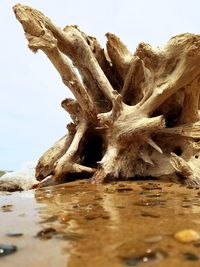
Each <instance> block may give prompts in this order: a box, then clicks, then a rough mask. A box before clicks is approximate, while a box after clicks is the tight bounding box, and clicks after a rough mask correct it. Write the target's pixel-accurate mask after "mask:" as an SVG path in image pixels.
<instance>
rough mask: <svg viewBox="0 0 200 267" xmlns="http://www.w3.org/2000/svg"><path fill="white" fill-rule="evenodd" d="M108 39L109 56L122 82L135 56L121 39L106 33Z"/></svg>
mask: <svg viewBox="0 0 200 267" xmlns="http://www.w3.org/2000/svg"><path fill="white" fill-rule="evenodd" d="M106 37H107V44H106V47H107V51H108V56H109V58H110V60H111V62H112V64H113V66H114V67H115V69H116V70H117V72H118V74H119V75H120V76H121V78H122V80H125V77H126V74H127V72H128V69H129V66H130V64H131V61H132V59H133V55H132V54H131V53H130V52H129V51H128V49H127V47H126V46H125V45H124V44H123V43H122V41H121V40H120V39H119V37H117V36H116V35H114V34H112V33H106Z"/></svg>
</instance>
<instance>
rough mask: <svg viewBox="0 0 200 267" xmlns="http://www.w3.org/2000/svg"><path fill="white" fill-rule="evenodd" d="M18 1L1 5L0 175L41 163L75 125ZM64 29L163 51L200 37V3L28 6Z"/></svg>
mask: <svg viewBox="0 0 200 267" xmlns="http://www.w3.org/2000/svg"><path fill="white" fill-rule="evenodd" d="M16 3H17V2H16V1H13V0H1V1H0V25H1V34H0V38H1V39H0V51H1V52H0V54H1V55H0V70H1V75H0V77H1V79H0V100H1V104H0V169H6V170H15V169H19V168H20V166H21V164H22V163H23V162H25V161H36V160H37V159H38V158H39V156H40V155H41V154H42V153H43V152H44V151H45V150H46V149H47V148H48V147H50V146H51V145H52V144H53V143H54V142H55V141H56V140H57V139H59V138H60V137H62V136H63V135H64V134H65V133H66V128H65V126H66V124H67V122H69V117H68V115H67V113H66V112H65V111H64V110H62V108H61V107H60V102H61V101H62V100H63V99H64V98H66V97H67V96H69V95H70V93H69V90H68V89H67V88H66V87H65V86H64V85H63V84H62V82H61V79H60V77H59V75H58V74H57V72H56V70H55V69H54V67H53V66H52V65H51V64H50V62H49V61H48V59H47V58H46V57H45V55H43V54H42V52H39V53H38V54H36V55H34V54H33V53H32V52H31V51H30V50H29V49H28V47H27V41H26V39H25V37H24V34H23V30H22V27H21V25H20V24H19V22H18V21H17V20H16V19H15V16H14V13H13V11H12V6H13V5H14V4H16ZM21 3H23V4H26V5H30V6H32V7H35V8H37V9H39V10H40V11H42V12H43V13H45V14H46V15H47V16H49V17H50V18H51V19H52V20H53V21H54V22H55V23H57V24H58V25H59V26H61V27H64V26H66V25H70V24H76V25H79V26H80V28H81V29H82V30H83V31H84V32H86V33H88V34H89V35H93V36H96V37H97V38H98V40H99V41H100V42H101V44H102V45H105V37H104V34H105V33H106V32H112V33H115V34H117V35H118V36H119V37H120V38H121V39H122V40H123V41H124V43H125V44H127V46H128V48H129V49H130V50H131V51H132V52H134V51H135V48H136V46H137V45H138V43H140V42H147V43H150V44H151V45H153V46H162V45H163V44H164V43H165V42H166V41H168V40H169V38H171V37H172V36H174V35H176V34H179V33H184V32H191V33H196V34H199V33H200V15H199V12H200V1H199V0H190V1H188V0H138V1H135V0H123V1H122V0H110V1H109V0H106V1H105V0H101V1H96V0H79V1H78V0H73V1H64V0H54V1H53V0H48V1H44V0H24V1H23V2H21Z"/></svg>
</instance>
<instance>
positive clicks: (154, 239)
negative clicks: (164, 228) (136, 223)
mask: <svg viewBox="0 0 200 267" xmlns="http://www.w3.org/2000/svg"><path fill="white" fill-rule="evenodd" d="M162 239H163V237H162V236H161V235H154V236H148V237H147V238H145V239H144V241H145V242H146V243H157V242H160V241H161V240H162Z"/></svg>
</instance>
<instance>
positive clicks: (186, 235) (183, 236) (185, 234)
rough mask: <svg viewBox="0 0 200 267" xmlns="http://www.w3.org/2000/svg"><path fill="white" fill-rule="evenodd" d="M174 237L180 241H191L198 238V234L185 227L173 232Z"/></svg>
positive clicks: (199, 235) (199, 238) (199, 237)
mask: <svg viewBox="0 0 200 267" xmlns="http://www.w3.org/2000/svg"><path fill="white" fill-rule="evenodd" d="M174 238H175V239H176V240H177V241H179V242H181V243H191V242H194V241H198V240H200V234H199V233H198V232H196V231H194V230H192V229H185V230H182V231H179V232H177V233H175V234H174Z"/></svg>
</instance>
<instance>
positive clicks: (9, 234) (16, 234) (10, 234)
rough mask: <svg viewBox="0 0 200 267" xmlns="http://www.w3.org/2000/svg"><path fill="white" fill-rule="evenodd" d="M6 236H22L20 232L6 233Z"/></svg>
mask: <svg viewBox="0 0 200 267" xmlns="http://www.w3.org/2000/svg"><path fill="white" fill-rule="evenodd" d="M6 236H9V237H20V236H23V234H22V233H7V234H6Z"/></svg>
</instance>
